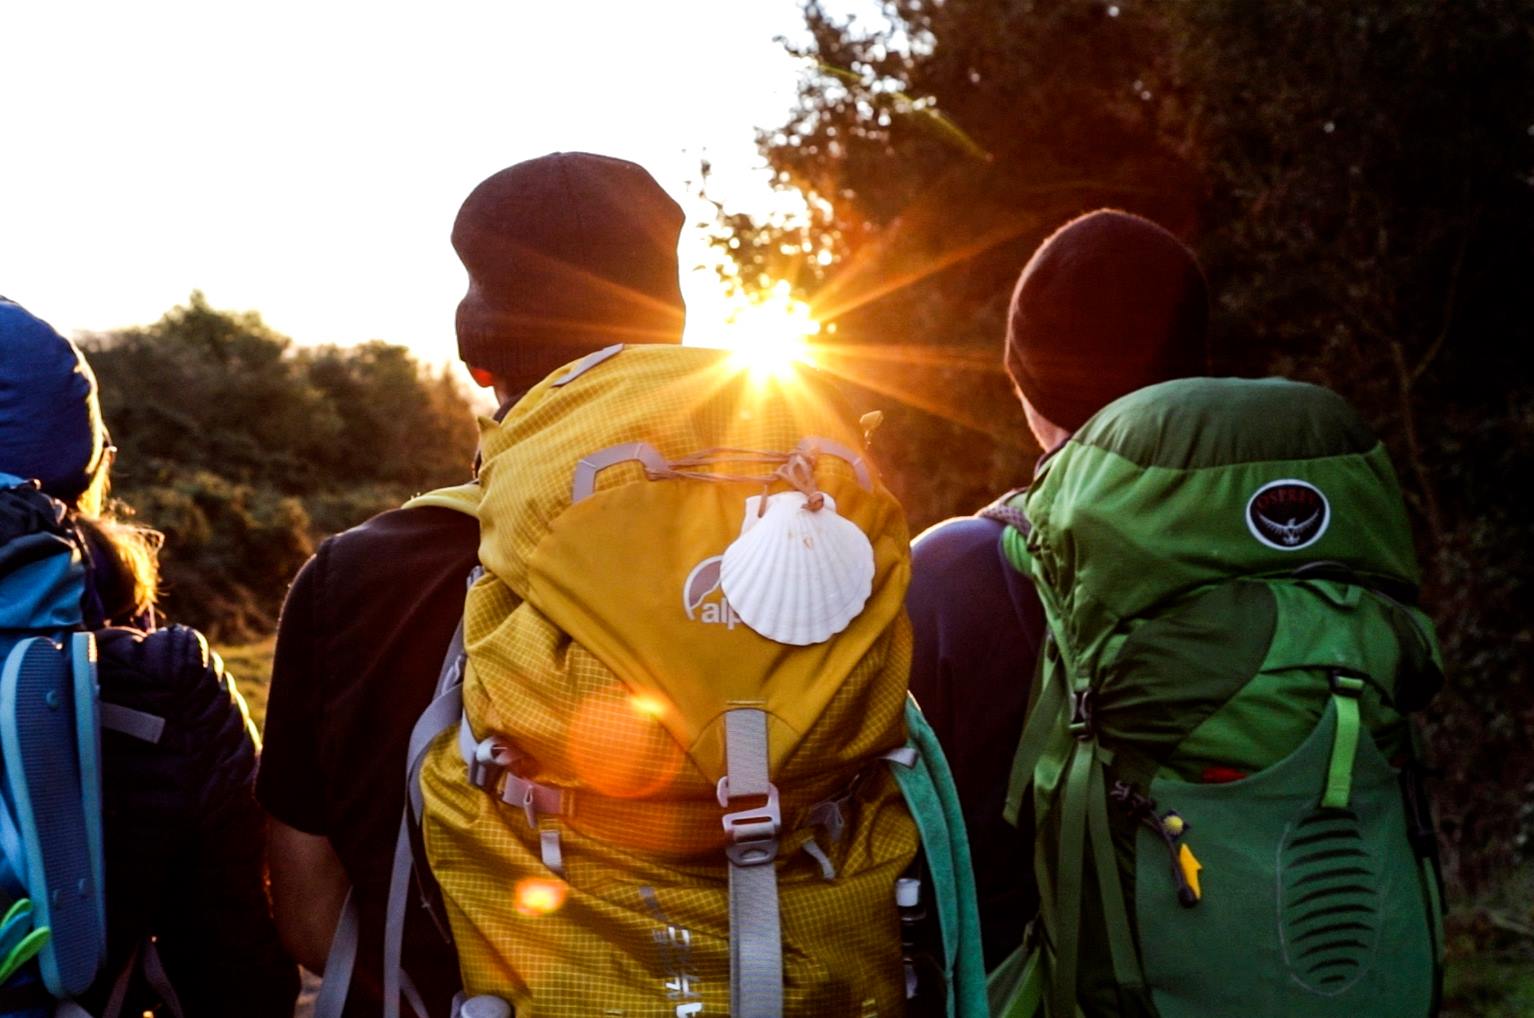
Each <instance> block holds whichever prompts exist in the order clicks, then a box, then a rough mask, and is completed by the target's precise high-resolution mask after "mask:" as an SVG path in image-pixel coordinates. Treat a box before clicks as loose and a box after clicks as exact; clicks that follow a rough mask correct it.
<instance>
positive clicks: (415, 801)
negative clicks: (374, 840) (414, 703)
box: [405, 686, 463, 818]
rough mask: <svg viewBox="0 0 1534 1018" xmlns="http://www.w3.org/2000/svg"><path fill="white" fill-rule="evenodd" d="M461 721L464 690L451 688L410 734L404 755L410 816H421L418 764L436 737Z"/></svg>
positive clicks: (435, 701) (427, 711) (434, 703)
mask: <svg viewBox="0 0 1534 1018" xmlns="http://www.w3.org/2000/svg"><path fill="white" fill-rule="evenodd" d="M462 717H463V687H462V686H452V687H450V688H449V689H448V690H447V692H445V693H443V694H442V695H441V696H439V697H437V698H436V699H435V700H433V701H432V702H431V704H430V705H429V706H428V707H427V708H426V710H425V711H423V712H422V713H421V716H420V717H419V718H418V719H417V720H416V723H415V727H414V728H412V729H411V730H410V742H409V746H408V748H407V749H406V751H405V785H406V793H407V796H408V798H409V807H410V811H411V815H412V816H414V817H416V818H419V817H420V815H421V782H420V780H419V779H420V775H421V764H422V763H424V762H425V760H426V753H427V751H428V750H429V749H431V744H432V743H433V742H434V741H436V738H437V736H439V735H441V734H442V733H443V732H445V731H447V730H448V729H450V728H452V727H453V726H455V725H457V724H458V723H459V720H460V719H461V718H462Z"/></svg>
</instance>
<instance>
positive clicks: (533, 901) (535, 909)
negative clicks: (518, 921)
mask: <svg viewBox="0 0 1534 1018" xmlns="http://www.w3.org/2000/svg"><path fill="white" fill-rule="evenodd" d="M569 893H570V888H569V886H568V885H567V884H566V883H565V882H564V881H563V880H544V879H540V878H537V877H528V878H527V879H526V880H519V881H517V886H516V889H515V891H514V892H513V893H512V900H513V901H514V902H515V905H516V909H517V914H518V915H524V916H529V917H534V918H536V917H537V916H545V915H548V914H550V913H551V912H558V911H559V909H560V906H562V905H563V904H564V903H565V896H566V895H568V894H569Z"/></svg>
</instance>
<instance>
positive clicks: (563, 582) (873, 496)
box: [386, 347, 984, 1018]
mask: <svg viewBox="0 0 1534 1018" xmlns="http://www.w3.org/2000/svg"><path fill="white" fill-rule="evenodd" d="M863 446H864V435H863V433H862V430H861V426H860V425H859V423H858V421H857V420H856V418H855V417H854V416H853V415H852V414H851V412H850V411H849V410H848V408H847V407H846V405H845V404H844V403H843V401H842V400H841V398H840V397H839V396H838V394H837V393H836V392H835V390H834V389H833V387H832V386H831V385H830V384H829V383H828V382H827V380H825V379H824V378H822V377H820V376H819V375H818V374H817V373H814V372H812V371H807V370H805V371H798V372H796V373H794V374H793V376H792V377H790V378H787V379H765V380H763V379H758V378H755V377H753V376H752V375H751V374H750V373H749V372H745V371H742V370H738V369H737V368H736V367H735V366H734V365H733V363H732V362H731V361H730V360H729V358H728V355H726V354H724V353H722V352H720V351H715V350H706V349H699V348H687V347H626V348H625V347H612V348H609V349H607V350H604V351H600V352H599V353H596V354H593V355H591V356H590V357H588V358H586V359H585V360H583V361H580V362H577V363H576V364H575V365H572V366H570V367H567V368H565V369H561V370H560V371H557V372H555V373H554V374H553V375H551V376H550V377H549V378H548V379H546V380H545V381H544V382H542V383H540V384H539V385H538V386H536V387H535V388H534V389H532V390H531V391H530V392H529V393H528V394H527V395H526V396H524V397H523V398H522V400H521V401H519V402H518V403H517V404H516V406H515V407H513V408H512V410H511V411H510V413H509V414H508V415H507V416H506V417H505V419H504V420H502V421H501V422H499V423H495V422H490V421H485V422H483V424H482V434H481V453H482V457H483V461H482V467H481V471H480V480H479V486H478V488H477V493H478V501H477V505H472V504H466V503H472V501H473V496H474V493H475V491H476V489H473V488H470V489H462V490H459V491H457V492H456V493H444V494H440V495H438V496H436V497H435V500H434V499H433V498H432V497H428V498H427V499H425V500H424V501H425V502H427V503H432V502H433V501H435V504H451V505H455V506H457V507H458V508H464V509H472V510H473V511H474V512H475V514H476V515H477V516H478V518H479V520H480V527H481V544H480V561H481V563H482V566H483V571H482V572H481V573H479V574H477V578H476V579H475V580H474V582H473V583H472V585H471V586H470V589H469V592H468V597H467V600H466V605H465V612H464V622H463V625H462V627H461V647H462V648H463V651H466V654H464V653H463V652H462V651H460V650H458V649H457V647H455V649H454V651H452V652H450V654H449V658H448V663H447V665H446V666H445V675H446V679H445V681H444V682H443V684H442V687H441V691H442V693H443V696H442V698H441V700H440V701H439V704H438V705H435V709H434V710H429V711H428V715H427V717H425V718H423V720H422V724H421V725H419V726H418V727H417V737H416V738H415V739H414V740H413V748H412V758H413V759H412V769H413V771H414V772H418V774H419V788H416V787H415V784H414V782H412V789H411V798H412V803H413V808H415V809H418V810H419V811H420V819H421V828H422V837H423V840H424V845H425V851H426V855H427V858H428V860H429V863H430V869H431V873H432V875H433V876H434V877H435V879H436V881H437V883H438V885H439V886H440V890H441V899H442V902H443V903H444V905H445V910H446V914H447V917H448V920H449V921H450V924H451V927H452V934H453V937H454V940H455V942H456V944H457V948H458V952H459V958H460V964H461V968H462V972H463V976H464V981H465V988H466V992H467V994H469V995H471V996H475V997H483V996H493V997H498V998H501V999H502V1000H504V1001H507V1002H510V1004H512V1005H513V1006H514V1007H515V1009H516V1014H517V1015H519V1016H521V1018H545V1016H562V1015H570V1016H574V1015H582V1016H585V1015H614V1016H616V1015H623V1016H636V1015H656V1016H660V1015H664V1016H668V1018H670V1016H679V1015H715V1014H734V1015H736V1016H757V1015H760V1016H776V1015H782V1014H792V1015H827V1016H829V1015H836V1016H848V1015H851V1016H868V1018H872V1016H875V1015H878V1016H898V1015H903V1014H904V1013H905V1010H904V1009H905V1006H906V999H905V998H906V995H907V978H908V977H909V975H910V970H909V958H907V965H906V966H905V968H904V969H903V964H902V953H903V952H902V932H901V930H902V925H901V920H902V916H901V912H900V910H899V909H898V908H897V904H896V898H895V887H896V881H897V879H900V878H902V876H906V877H909V876H910V873H911V872H915V869H916V868H915V867H913V860H914V859H916V857H917V853H918V846H919V843H920V842H921V841H922V840H923V839H925V840H926V841H927V850H926V853H925V859H926V863H925V867H924V868H923V869H922V872H923V873H925V874H927V875H928V877H929V880H928V882H929V883H930V884H931V885H933V888H935V890H934V889H932V888H929V889H928V890H927V891H926V894H925V898H924V901H923V904H925V903H926V902H927V901H931V903H932V908H933V911H934V912H938V913H940V914H941V917H942V919H943V923H942V933H943V937H942V943H941V945H939V946H936V947H935V948H934V951H933V953H934V954H935V956H936V969H937V971H938V972H939V973H940V977H941V980H942V982H943V986H942V988H941V990H942V992H943V993H944V995H946V997H947V998H948V1001H949V1003H948V1004H947V1005H946V1007H945V1008H944V1010H945V1011H946V1013H949V1014H983V1013H984V991H983V974H982V973H981V971H980V961H979V954H978V937H977V935H976V924H975V921H974V900H973V885H972V882H971V880H970V876H969V871H968V862H967V859H966V858H965V856H964V853H965V850H966V846H965V844H964V841H963V830H962V821H960V820H959V818H958V813H957V807H956V799H955V797H954V796H953V794H952V788H951V782H949V779H948V776H947V771H946V764H944V763H943V762H942V760H941V755H940V753H939V752H938V750H937V747H936V743H935V740H932V739H931V738H930V733H929V732H928V731H927V730H926V729H925V725H924V722H921V721H920V719H919V714H918V713H917V712H915V711H914V710H913V709H911V708H909V707H908V700H907V696H906V677H907V671H908V668H909V664H910V655H911V634H910V627H909V623H908V621H907V620H906V618H905V615H904V610H903V599H904V596H905V590H906V585H907V582H908V579H909V570H910V562H909V552H908V538H907V533H906V528H905V523H904V518H903V516H902V513H901V509H900V506H899V505H898V503H897V502H896V501H895V499H894V498H893V496H891V495H890V493H889V492H888V491H887V490H886V489H885V488H884V487H883V485H882V484H881V483H880V481H879V479H878V475H877V473H876V472H875V470H874V467H873V465H872V464H871V463H870V462H869V461H868V459H867V458H866V455H865V454H864V452H863V451H862V450H863ZM460 676H461V689H460V687H459V685H458V682H457V679H458V678H459V677H460ZM460 705H461V718H460V717H455V716H453V715H454V713H455V711H456V709H457V708H458V707H459V706H460ZM911 718H915V719H916V720H915V721H914V722H912V721H911V720H910V719H911ZM449 719H451V723H447V724H445V722H448V721H449ZM913 725H914V727H913ZM444 728H446V730H445V731H444V730H443V729H444ZM908 799H909V800H910V801H911V802H912V803H915V804H919V805H918V806H908V804H907V800H908ZM409 808H411V807H407V809H409ZM408 821H409V818H408V816H407V825H406V826H407V827H408ZM918 827H920V828H921V832H920V834H919V833H918ZM401 846H402V847H401V850H400V852H401V855H402V856H404V857H407V858H408V855H409V849H408V843H407V839H406V838H404V837H403V836H402V839H401ZM397 869H398V867H397ZM908 871H910V872H908ZM396 883H397V884H398V883H399V881H398V880H397V881H396ZM396 897H403V895H402V893H400V894H397V895H396ZM908 904H909V903H908ZM391 911H392V909H391ZM394 925H395V920H394V918H392V917H391V931H390V933H391V936H393V938H394V939H396V940H397V930H394V929H393V926H394ZM399 925H402V922H401V923H400V924H399ZM907 941H909V937H908V938H907ZM905 953H906V954H907V955H909V954H910V945H909V943H907V944H906V951H905ZM388 971H389V968H388V964H387V961H386V972H388ZM396 978H397V977H396ZM386 989H387V988H386ZM407 992H408V991H407ZM386 999H387V1000H388V1001H389V1002H390V1003H391V1004H395V1003H396V999H395V997H394V995H393V994H392V993H387V992H386ZM465 1013H467V1012H465ZM487 1013H491V1012H487Z"/></svg>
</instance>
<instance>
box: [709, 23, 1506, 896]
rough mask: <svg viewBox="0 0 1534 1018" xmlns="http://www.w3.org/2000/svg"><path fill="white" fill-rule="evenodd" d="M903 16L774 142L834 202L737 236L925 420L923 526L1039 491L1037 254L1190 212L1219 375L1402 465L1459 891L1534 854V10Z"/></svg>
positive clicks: (911, 478)
mask: <svg viewBox="0 0 1534 1018" xmlns="http://www.w3.org/2000/svg"><path fill="white" fill-rule="evenodd" d="M878 9H879V11H880V15H879V16H878V17H874V18H872V19H866V18H865V19H862V20H859V19H855V18H852V17H838V16H836V15H834V14H832V13H830V12H829V11H828V10H827V7H826V6H825V5H824V4H823V3H821V2H819V0H810V2H809V3H808V4H807V5H806V7H805V18H806V24H807V27H808V29H809V39H810V41H809V42H808V43H807V44H806V45H804V46H803V47H801V48H800V49H799V50H798V52H799V53H800V55H802V56H804V57H805V58H806V59H807V60H808V61H810V62H811V65H810V66H811V70H810V71H809V72H808V74H807V76H806V77H805V79H804V82H803V84H802V86H801V89H800V93H799V100H798V104H797V107H796V108H795V109H794V110H793V112H792V113H791V115H790V117H789V118H788V121H787V122H786V123H785V124H784V125H783V126H782V127H780V128H778V129H775V130H767V131H763V132H761V133H760V134H759V136H758V141H759V144H760V147H761V150H762V152H763V154H764V155H765V157H766V158H767V160H768V162H769V164H770V165H771V167H772V168H773V170H774V171H775V174H776V180H777V183H778V186H780V187H783V188H786V189H792V190H795V191H797V192H799V193H800V194H801V195H802V196H803V197H804V204H805V207H806V209H807V213H806V215H805V216H804V217H802V218H801V219H798V220H794V221H785V220H777V221H766V222H754V221H752V220H751V219H750V218H749V217H746V216H742V215H738V214H731V213H730V212H728V210H725V211H724V212H722V214H721V220H720V223H721V226H720V231H719V233H720V241H721V243H722V244H724V245H726V246H727V247H728V249H729V251H730V253H731V255H732V256H733V257H734V259H735V260H736V262H737V263H738V264H739V266H740V271H741V277H742V280H743V282H744V283H745V284H746V285H748V286H749V285H760V284H761V282H763V281H770V280H772V279H777V278H784V279H788V280H790V281H791V282H792V283H793V284H794V286H795V287H796V288H797V289H798V291H799V293H800V295H801V296H804V297H806V298H807V299H809V300H810V302H811V304H812V306H814V307H815V308H816V309H817V310H818V312H819V314H820V315H821V316H822V318H823V319H825V320H828V321H830V322H831V323H832V324H834V326H835V330H836V331H835V340H836V341H835V344H834V346H832V347H831V348H829V349H828V350H827V351H826V354H825V359H826V360H827V361H828V363H829V364H830V366H831V367H832V369H833V370H836V371H838V372H839V373H841V374H843V375H844V376H846V377H848V378H849V379H851V380H852V381H853V382H854V383H856V384H857V385H858V386H859V387H860V389H861V390H862V391H863V393H864V398H865V400H866V401H868V402H869V403H870V405H873V404H875V403H876V402H877V400H878V399H879V398H880V397H882V398H884V400H885V401H886V403H887V402H888V399H889V398H890V397H894V398H895V399H898V400H900V401H901V403H900V405H897V406H894V407H891V406H888V405H886V406H885V409H887V410H891V411H892V413H891V414H890V419H889V422H888V423H887V424H886V425H885V429H884V431H885V432H886V434H883V435H881V436H880V437H881V438H882V439H883V441H882V442H879V443H878V444H877V445H876V450H877V451H878V452H879V453H880V454H881V458H882V460H883V461H884V466H885V467H886V471H887V472H888V473H890V474H891V475H892V483H893V484H894V486H895V487H896V489H897V491H898V492H899V493H900V494H901V496H902V497H903V499H904V500H905V502H906V504H907V506H908V509H909V510H910V512H911V515H912V517H913V519H914V521H915V522H916V523H917V524H918V525H921V524H926V523H930V522H932V521H934V520H936V519H939V518H941V517H943V516H946V515H950V514H952V513H955V512H969V511H972V510H973V509H975V508H976V507H977V506H979V505H980V504H983V503H984V502H985V501H986V500H988V499H989V498H990V497H994V496H995V495H996V494H998V493H999V492H1001V491H1002V490H1004V489H1005V488H1007V487H1008V486H1010V485H1013V484H1017V483H1021V482H1022V481H1023V480H1025V479H1026V478H1027V476H1028V474H1029V470H1030V466H1031V459H1032V456H1033V455H1034V451H1033V450H1032V449H1031V441H1028V440H1025V439H1024V438H1023V437H1022V436H1023V435H1024V434H1025V432H1024V430H1023V427H1022V423H1021V421H1020V420H1019V415H1018V413H1017V409H1016V403H1015V401H1014V400H1013V399H1012V398H1011V397H1010V395H1009V394H1008V392H1007V391H1006V388H1007V387H1006V384H1005V381H1004V379H1003V377H1002V375H1001V372H1000V366H999V361H1000V356H999V354H1000V339H1001V336H1002V330H1003V315H1004V310H1005V306H1006V302H1007V298H1008V295H1009V291H1010V287H1011V285H1012V283H1013V281H1014V280H1015V278H1016V275H1017V272H1018V270H1019V269H1020V268H1021V266H1022V264H1023V262H1024V260H1025V259H1026V257H1027V254H1028V252H1029V251H1031V250H1032V248H1033V247H1034V246H1035V245H1036V244H1037V242H1038V241H1039V240H1040V239H1042V237H1043V236H1044V235H1046V234H1047V233H1048V231H1050V230H1051V229H1052V228H1053V227H1055V226H1056V225H1058V224H1059V223H1061V222H1063V221H1064V220H1065V219H1066V218H1068V217H1070V216H1071V215H1073V214H1075V213H1078V212H1081V211H1085V210H1088V209H1090V208H1093V207H1097V206H1102V205H1111V206H1117V207H1121V208H1127V209H1129V210H1131V211H1135V212H1140V213H1142V214H1145V215H1148V216H1149V217H1151V218H1152V219H1155V220H1157V221H1159V222H1161V223H1162V224H1163V225H1165V226H1167V227H1168V228H1169V229H1172V230H1173V231H1174V232H1176V233H1178V234H1180V235H1182V236H1183V237H1184V238H1186V239H1188V240H1189V241H1190V242H1191V243H1193V244H1194V245H1195V247H1196V249H1197V250H1198V252H1199V254H1200V257H1201V259H1202V260H1203V261H1204V263H1205V265H1206V268H1207V270H1208V272H1209V275H1210V278H1211V283H1212V285H1213V287H1214V290H1215V292H1216V294H1217V302H1216V306H1215V308H1214V311H1215V316H1214V333H1215V336H1214V338H1215V342H1216V369H1217V370H1218V371H1220V372H1222V373H1238V374H1259V373H1264V372H1280V373H1285V374H1290V375H1294V376H1298V377H1303V378H1308V379H1312V380H1316V381H1320V382H1323V383H1325V384H1328V385H1330V386H1332V387H1333V388H1336V389H1338V390H1339V391H1341V392H1342V393H1343V394H1344V395H1346V396H1347V397H1348V398H1349V399H1350V400H1352V401H1353V402H1354V404H1355V405H1357V406H1358V407H1359V408H1360V409H1361V411H1362V412H1363V413H1364V414H1365V416H1366V417H1367V418H1368V419H1369V420H1370V421H1371V423H1372V424H1373V425H1374V426H1375V427H1376V429H1377V430H1378V431H1379V432H1380V433H1381V434H1382V435H1383V436H1384V437H1385V439H1386V441H1387V443H1388V444H1389V445H1390V447H1391V450H1392V453H1393V455H1394V457H1395V459H1396V462H1397V464H1398V465H1399V467H1400V469H1401V471H1402V474H1403V481H1404V484H1405V487H1406V489H1407V492H1408V497H1409V500H1410V505H1411V508H1412V510H1413V513H1414V515H1415V516H1416V523H1417V525H1418V527H1417V529H1418V533H1419V535H1420V536H1421V538H1422V547H1421V558H1422V561H1423V564H1424V567H1425V580H1424V597H1425V602H1426V603H1427V605H1428V606H1429V607H1430V608H1431V609H1432V610H1433V611H1434V612H1435V614H1436V616H1437V617H1438V620H1439V623H1440V627H1441V632H1442V635H1443V638H1444V644H1445V648H1446V651H1447V653H1448V657H1449V660H1450V665H1451V671H1452V676H1451V677H1452V683H1451V688H1450V690H1449V691H1448V692H1447V693H1446V695H1445V696H1444V697H1442V698H1441V700H1440V703H1439V705H1438V707H1437V708H1436V712H1435V714H1434V716H1433V723H1432V733H1431V734H1432V735H1433V737H1434V741H1435V744H1436V746H1437V748H1438V757H1439V759H1440V760H1441V761H1442V763H1443V764H1444V765H1445V767H1446V770H1447V775H1446V778H1447V780H1446V782H1445V787H1446V788H1447V789H1448V790H1449V793H1450V794H1448V795H1445V796H1444V797H1443V798H1442V799H1441V802H1440V808H1441V812H1442V814H1443V818H1444V820H1445V827H1446V829H1447V831H1448V834H1449V843H1450V846H1451V848H1452V849H1453V851H1454V854H1453V857H1452V858H1451V862H1452V863H1453V864H1454V865H1453V867H1452V869H1453V872H1454V873H1455V875H1456V876H1457V877H1458V878H1459V879H1460V880H1461V881H1463V882H1465V883H1470V884H1474V883H1475V882H1476V881H1478V880H1480V879H1482V878H1484V877H1485V876H1486V874H1487V873H1488V872H1489V871H1491V870H1492V869H1495V868H1498V867H1500V866H1502V865H1505V864H1506V863H1507V862H1508V861H1509V860H1510V858H1511V857H1512V854H1513V853H1514V851H1515V846H1516V845H1517V844H1519V841H1518V839H1519V838H1520V837H1523V838H1525V839H1526V838H1528V837H1529V835H1530V833H1534V832H1529V831H1524V832H1522V833H1521V834H1520V832H1519V830H1518V824H1519V820H1518V814H1517V811H1518V804H1519V802H1520V800H1521V798H1522V797H1523V796H1524V795H1526V794H1528V791H1534V751H1531V750H1530V746H1531V743H1534V739H1531V736H1534V681H1531V675H1530V665H1529V649H1530V643H1531V639H1534V637H1531V629H1530V627H1529V625H1528V623H1527V622H1526V621H1525V620H1524V619H1523V618H1522V612H1520V611H1518V610H1517V609H1516V608H1515V607H1514V606H1515V605H1520V604H1521V600H1522V598H1520V594H1521V592H1522V591H1523V590H1525V589H1526V583H1527V580H1528V578H1529V574H1530V562H1531V559H1534V541H1531V540H1530V537H1531V536H1534V534H1531V524H1530V514H1529V513H1528V512H1527V511H1525V510H1523V509H1522V508H1521V506H1520V505H1519V504H1518V502H1517V501H1516V499H1512V498H1509V497H1508V495H1507V492H1506V480H1505V479H1506V478H1509V477H1515V476H1519V475H1520V474H1522V473H1525V472H1527V471H1528V470H1529V469H1530V467H1531V466H1534V375H1531V365H1534V358H1531V354H1530V350H1531V346H1530V340H1531V339H1534V337H1531V335H1530V331H1531V330H1530V322H1531V318H1530V312H1529V310H1528V308H1527V306H1526V303H1525V302H1523V301H1521V300H1520V296H1521V290H1523V289H1526V286H1520V285H1519V284H1520V282H1521V281H1522V279H1523V277H1524V276H1526V274H1527V267H1528V266H1529V265H1530V264H1534V259H1531V255H1534V250H1531V246H1534V189H1531V184H1534V173H1531V171H1534V139H1531V135H1534V126H1531V125H1534V38H1531V34H1530V32H1529V31H1528V25H1529V24H1531V23H1534V0H1467V2H1465V3H1461V4H1454V5H1445V4H1441V3H1435V2H1430V0H1401V2H1396V3H1391V4H1380V3H1377V2H1367V0H1274V2H1268V3H1260V4H1259V3H1251V4H1230V3H1224V2H1217V0H1187V2H1173V0H1112V2H1109V0H1101V2H1095V0H1092V2H1089V0H1079V2H1068V3H1051V4H1044V3H1034V2H1028V0H943V2H933V0H884V2H882V3H881V4H880V6H879V8H878ZM875 394H878V395H875ZM1491 774H1500V775H1501V776H1500V777H1498V778H1497V779H1494V780H1487V776H1488V775H1491ZM1526 789H1527V791H1526ZM1525 822H1527V821H1525Z"/></svg>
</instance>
